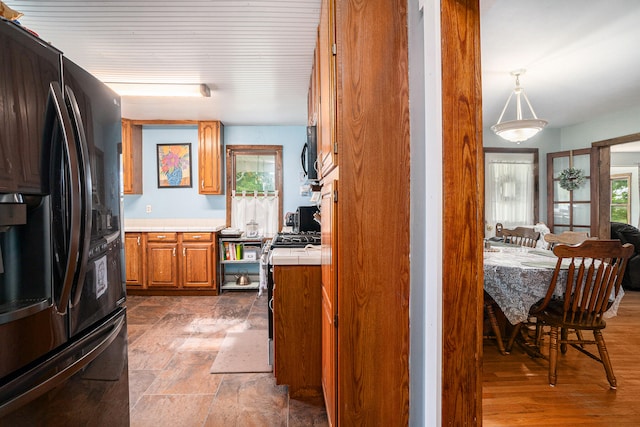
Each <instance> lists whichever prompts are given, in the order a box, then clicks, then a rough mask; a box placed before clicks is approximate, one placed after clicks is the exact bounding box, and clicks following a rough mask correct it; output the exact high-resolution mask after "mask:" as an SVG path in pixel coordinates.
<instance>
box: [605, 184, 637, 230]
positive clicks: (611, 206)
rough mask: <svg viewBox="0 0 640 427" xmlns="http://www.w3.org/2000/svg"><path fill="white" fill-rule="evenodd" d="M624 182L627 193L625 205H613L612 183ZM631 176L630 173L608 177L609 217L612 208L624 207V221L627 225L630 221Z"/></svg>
mask: <svg viewBox="0 0 640 427" xmlns="http://www.w3.org/2000/svg"><path fill="white" fill-rule="evenodd" d="M622 180H625V181H627V191H628V195H627V203H625V204H623V203H613V181H622ZM631 190H632V188H631V174H630V173H622V174H616V175H611V176H610V177H609V194H610V203H609V215H611V210H612V209H613V208H614V207H618V206H620V207H625V208H626V209H627V220H626V221H625V223H626V224H629V221H630V220H631Z"/></svg>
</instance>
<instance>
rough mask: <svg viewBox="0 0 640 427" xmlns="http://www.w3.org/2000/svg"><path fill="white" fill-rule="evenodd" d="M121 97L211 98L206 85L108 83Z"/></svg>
mask: <svg viewBox="0 0 640 427" xmlns="http://www.w3.org/2000/svg"><path fill="white" fill-rule="evenodd" d="M106 85H107V86H109V87H110V88H111V89H113V90H114V91H115V92H116V93H118V95H120V96H179V97H185V96H186V97H203V98H208V97H210V96H211V90H210V89H209V86H207V85H206V84H165V83H106Z"/></svg>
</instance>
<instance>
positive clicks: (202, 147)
mask: <svg viewBox="0 0 640 427" xmlns="http://www.w3.org/2000/svg"><path fill="white" fill-rule="evenodd" d="M222 136H223V126H222V123H220V122H218V121H210V122H199V123H198V179H199V181H200V184H199V186H198V189H199V190H198V191H199V193H200V194H222V182H223V180H222V161H221V155H222Z"/></svg>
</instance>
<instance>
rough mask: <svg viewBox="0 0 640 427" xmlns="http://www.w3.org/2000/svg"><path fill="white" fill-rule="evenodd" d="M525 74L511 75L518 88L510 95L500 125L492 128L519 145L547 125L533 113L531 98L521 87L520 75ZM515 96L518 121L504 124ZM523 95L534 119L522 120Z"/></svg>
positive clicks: (519, 72) (523, 71)
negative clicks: (504, 117)
mask: <svg viewBox="0 0 640 427" xmlns="http://www.w3.org/2000/svg"><path fill="white" fill-rule="evenodd" d="M524 73H525V70H516V71H512V72H511V75H512V76H515V77H516V87H515V89H513V92H511V95H509V98H508V99H507V103H506V104H505V105H504V108H503V109H502V113H501V114H500V118H499V119H498V123H496V124H495V125H493V126H491V130H492V131H494V132H495V133H496V135H498V136H500V137H502V138H504V139H506V140H507V141H511V142H517V143H518V144H519V143H520V142H522V141H526V140H527V139H529V138H531V137H532V136H534V135H535V134H537V133H538V132H540V131H541V130H542V129H543V128H544V127H545V126H546V125H547V121H546V120H541V119H539V118H538V116H536V113H535V111H533V107H532V106H531V103H530V102H529V98H527V95H526V94H525V93H524V89H523V88H522V87H520V75H522V74H524ZM513 94H515V95H516V119H515V120H510V121H507V122H503V121H502V117H503V116H504V112H505V111H506V110H507V107H508V106H509V102H510V101H511V98H512V97H513ZM521 95H522V97H524V100H525V101H526V102H527V105H528V106H529V110H531V114H532V115H533V119H523V118H522V103H521V100H520V97H521Z"/></svg>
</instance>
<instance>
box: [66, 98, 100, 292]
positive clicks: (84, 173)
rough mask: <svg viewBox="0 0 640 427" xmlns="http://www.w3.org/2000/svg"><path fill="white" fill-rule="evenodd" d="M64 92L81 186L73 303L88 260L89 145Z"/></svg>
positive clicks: (73, 105) (73, 103) (74, 105)
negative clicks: (78, 246)
mask: <svg viewBox="0 0 640 427" xmlns="http://www.w3.org/2000/svg"><path fill="white" fill-rule="evenodd" d="M65 94H66V95H67V96H66V98H65V99H66V101H67V105H68V106H69V110H70V111H71V114H72V119H73V120H72V123H73V124H74V125H75V130H76V134H75V135H77V136H78V142H79V145H78V161H79V165H80V186H81V188H82V192H81V197H80V210H81V217H82V228H81V229H82V236H81V241H80V244H81V251H80V254H79V258H80V264H79V265H78V272H77V275H76V290H75V295H74V297H73V301H74V304H78V301H79V300H80V296H81V294H82V287H83V286H84V277H85V274H86V271H87V262H88V261H89V246H90V244H91V227H92V216H91V203H92V201H91V197H92V194H91V192H92V188H93V185H92V180H91V166H90V163H89V146H88V144H87V136H86V135H85V133H84V126H83V123H82V114H80V108H79V107H78V101H77V99H76V96H75V94H74V93H73V91H72V90H71V88H70V87H69V86H65Z"/></svg>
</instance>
